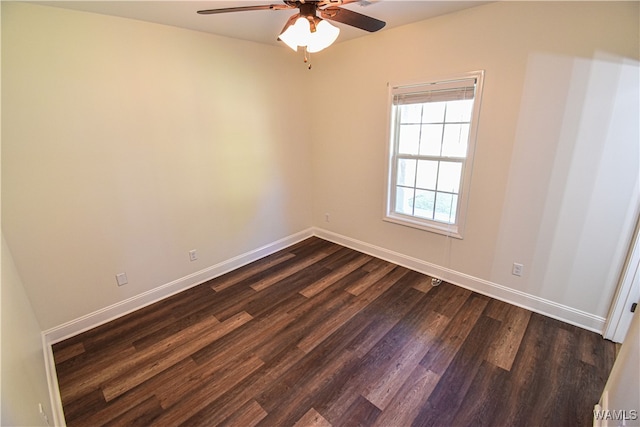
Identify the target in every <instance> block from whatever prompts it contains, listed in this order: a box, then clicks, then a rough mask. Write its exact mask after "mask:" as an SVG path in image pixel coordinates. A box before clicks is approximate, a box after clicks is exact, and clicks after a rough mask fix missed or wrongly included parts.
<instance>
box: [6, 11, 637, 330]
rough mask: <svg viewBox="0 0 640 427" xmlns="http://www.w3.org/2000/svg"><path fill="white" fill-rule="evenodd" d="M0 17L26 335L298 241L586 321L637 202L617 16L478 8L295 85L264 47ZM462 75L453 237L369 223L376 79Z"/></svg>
mask: <svg viewBox="0 0 640 427" xmlns="http://www.w3.org/2000/svg"><path fill="white" fill-rule="evenodd" d="M2 8H3V14H2V35H3V39H2V61H3V63H2V67H3V75H2V83H3V89H4V90H3V93H2V103H3V111H2V121H3V129H2V137H3V147H2V151H3V153H2V154H3V158H2V175H3V180H2V196H3V218H2V223H3V224H2V225H3V231H4V233H5V238H6V240H7V244H8V246H9V247H10V248H11V251H12V252H13V255H14V257H15V261H16V265H17V268H18V271H19V272H20V274H21V276H22V280H23V283H24V285H25V288H26V290H27V293H28V295H29V297H30V299H31V303H32V305H33V308H34V312H35V313H36V316H37V318H38V320H39V322H40V324H41V326H42V328H43V329H48V328H52V327H54V326H57V325H60V324H62V323H64V322H67V321H70V320H73V319H77V318H79V317H81V316H84V315H86V314H88V313H92V312H94V311H96V310H100V309H102V308H104V307H107V306H110V305H112V304H116V303H118V302H120V301H124V300H126V299H127V298H130V297H132V296H135V295H140V294H141V293H144V292H146V291H149V290H153V289H156V288H157V287H159V286H161V285H163V284H166V283H168V282H171V281H173V280H176V279H180V278H182V277H187V276H189V275H190V274H193V273H194V272H197V271H199V270H201V269H203V268H206V267H209V266H211V265H214V264H216V263H218V262H221V261H224V260H227V259H230V258H232V257H233V256H235V255H238V254H241V253H244V252H246V251H249V250H252V249H255V248H257V247H259V246H261V245H264V244H267V243H270V242H273V241H275V240H277V239H279V238H282V237H284V236H288V235H291V234H292V233H295V232H298V231H300V230H303V229H305V228H307V227H309V226H310V225H315V226H317V227H322V228H324V229H326V230H328V231H332V232H335V233H339V234H340V235H343V236H347V237H349V238H353V239H357V240H359V241H362V242H366V243H368V244H372V245H377V246H379V247H382V248H386V249H388V250H392V251H396V252H399V253H401V254H404V255H407V256H410V257H414V258H417V259H419V260H424V261H425V262H428V263H431V264H434V265H438V266H442V267H446V268H450V269H452V270H454V271H456V272H458V273H459V274H461V275H465V276H468V277H472V278H477V279H478V280H480V281H488V282H491V283H495V284H498V285H500V286H504V287H506V289H510V290H513V291H514V292H521V293H524V294H526V295H530V296H532V297H533V298H542V299H544V300H545V301H549V302H551V303H553V304H558V305H561V306H563V307H568V308H569V309H575V310H577V311H579V312H581V313H586V314H587V315H588V316H593V317H594V318H595V319H596V320H598V321H603V319H604V317H605V316H606V314H607V310H608V305H609V302H610V299H611V296H612V294H613V291H614V289H615V285H616V280H617V275H618V274H619V271H620V267H621V265H622V261H623V258H624V257H623V255H624V251H625V250H626V246H627V244H628V242H629V238H630V235H631V229H632V226H633V221H634V220H635V218H636V217H637V214H638V208H639V206H640V200H639V198H640V196H639V193H640V192H639V191H638V176H639V173H638V172H639V170H640V166H639V165H640V159H639V153H638V145H637V141H638V126H637V117H638V111H637V109H638V102H637V90H635V91H634V90H629V89H628V87H629V85H636V86H637V80H638V76H637V69H638V62H637V61H638V51H639V48H638V37H637V36H638V27H639V25H638V15H639V14H638V3H637V2H620V3H616V2H603V3H599V2H584V3H582V2H568V3H556V2H501V3H493V4H489V5H483V6H479V7H476V8H473V9H469V10H466V11H462V12H459V13H454V14H450V15H445V16H442V17H439V18H435V19H431V20H428V21H423V22H420V23H416V24H412V25H408V26H404V27H400V28H396V29H391V30H388V31H383V32H380V33H377V34H373V35H370V36H367V37H363V38H360V39H356V40H352V41H348V42H344V43H338V44H336V45H335V46H332V47H331V49H329V50H327V51H326V52H324V53H323V55H322V56H317V57H315V58H316V59H315V60H314V69H313V70H312V71H311V72H309V71H307V70H306V69H305V68H304V67H303V66H301V65H302V64H300V58H299V56H297V55H292V54H291V52H290V51H288V50H287V49H283V48H277V47H272V46H264V45H259V44H254V43H250V42H243V41H236V40H230V39H225V38H222V37H217V36H213V35H209V34H203V33H197V32H192V31H186V30H181V29H177V28H173V27H166V26H161V25H155V24H150V23H144V22H137V21H132V20H126V19H120V18H114V17H107V16H100V15H94V14H88V13H84V12H75V11H66V10H62V9H58V8H49V7H44V6H36V5H30V4H14V3H7V2H3V3H2ZM478 69H484V70H486V79H485V92H484V97H483V106H482V110H481V118H480V127H479V136H478V138H479V139H478V146H477V150H476V158H475V161H474V170H473V182H472V188H471V196H470V202H469V212H468V222H467V226H466V232H465V238H464V240H455V239H454V240H452V241H450V242H446V241H445V237H443V236H440V235H436V234H431V233H428V232H424V231H418V230H414V229H411V228H407V227H403V226H399V225H395V224H390V223H386V222H383V221H382V220H381V217H382V211H383V206H382V203H383V194H384V170H385V168H384V162H385V159H384V156H385V148H386V143H387V105H386V104H387V87H386V85H387V82H394V83H398V82H407V81H420V80H425V79H431V78H438V77H442V76H447V75H449V74H458V73H461V72H465V71H471V70H478ZM303 85H305V86H306V87H309V86H311V85H312V86H313V88H314V93H313V96H312V97H310V98H308V97H304V98H303V97H300V96H299V94H298V92H297V89H298V88H300V87H302V86H303ZM307 99H313V103H309V102H306V100H307ZM301 111H304V114H301V113H300V112H301ZM311 117H314V119H313V120H311ZM312 173H313V176H312ZM327 212H328V213H330V214H331V222H330V223H326V222H325V221H324V214H325V213H327ZM190 249H197V250H198V252H199V260H198V261H197V262H196V263H190V262H189V261H188V257H187V252H188V251H189V250H190ZM514 261H516V262H521V263H523V264H524V266H525V269H524V271H525V273H524V276H523V277H521V278H518V277H515V276H512V275H511V274H510V271H511V264H512V263H513V262H514ZM120 272H126V273H127V275H128V277H129V282H130V283H129V284H128V285H126V286H124V287H117V286H116V285H115V279H114V275H115V274H116V273H120Z"/></svg>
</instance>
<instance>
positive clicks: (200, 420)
mask: <svg viewBox="0 0 640 427" xmlns="http://www.w3.org/2000/svg"><path fill="white" fill-rule="evenodd" d="M304 356H305V354H304V353H303V352H302V351H300V350H298V349H296V348H294V349H292V350H285V351H281V352H280V353H279V354H277V355H276V356H274V357H272V358H271V360H270V361H269V362H267V363H265V364H264V365H263V366H262V367H261V368H260V369H259V371H256V374H259V375H253V376H248V377H247V378H245V379H244V380H243V381H240V382H239V383H238V384H237V385H236V386H235V387H233V388H231V389H230V390H229V391H228V392H227V393H225V394H223V395H222V396H220V397H219V398H218V399H216V400H214V401H212V402H211V403H209V405H208V406H207V407H205V408H203V409H201V410H200V411H197V412H196V413H195V414H193V415H192V416H191V417H190V418H189V419H188V420H187V421H185V423H184V424H185V425H187V426H193V425H205V426H215V425H218V424H220V423H222V422H223V421H224V420H226V419H227V417H230V416H231V415H232V414H233V413H235V412H236V411H237V410H238V409H239V408H241V407H242V406H243V405H245V404H246V403H247V402H249V401H250V400H252V399H254V397H255V396H259V395H261V394H262V393H263V392H264V391H265V390H266V389H267V388H268V387H270V386H272V385H273V384H274V383H275V382H276V381H277V379H278V378H280V377H281V376H283V375H284V374H285V373H286V372H287V371H288V370H289V369H291V367H292V366H294V365H295V364H296V363H298V362H299V361H300V360H301V359H302V358H303V357H304Z"/></svg>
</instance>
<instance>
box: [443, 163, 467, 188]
mask: <svg viewBox="0 0 640 427" xmlns="http://www.w3.org/2000/svg"><path fill="white" fill-rule="evenodd" d="M461 173H462V163H457V162H440V170H439V171H438V191H447V192H450V193H459V192H460V174H461Z"/></svg>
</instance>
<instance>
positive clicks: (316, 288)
mask: <svg viewBox="0 0 640 427" xmlns="http://www.w3.org/2000/svg"><path fill="white" fill-rule="evenodd" d="M369 260H371V257H370V256H369V255H357V256H355V257H354V258H353V259H352V260H350V261H349V262H348V263H346V264H345V265H343V266H341V267H340V268H338V269H336V270H333V271H332V272H331V274H329V275H327V276H325V277H323V278H322V279H321V280H318V281H316V282H314V283H313V284H311V285H309V286H307V287H306V288H304V289H303V290H301V291H300V294H302V295H304V296H305V297H307V298H311V297H312V296H314V295H317V294H318V293H320V292H321V291H323V290H324V289H326V288H328V287H329V286H331V285H332V284H334V283H335V282H337V281H338V280H340V279H342V278H343V277H345V276H347V275H348V274H349V273H351V272H353V271H354V270H356V269H357V268H359V267H362V266H363V265H364V264H366V263H367V262H369Z"/></svg>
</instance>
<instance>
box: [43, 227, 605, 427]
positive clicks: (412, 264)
mask: <svg viewBox="0 0 640 427" xmlns="http://www.w3.org/2000/svg"><path fill="white" fill-rule="evenodd" d="M311 236H317V237H319V238H321V239H324V240H328V241H330V242H334V243H337V244H339V245H342V246H345V247H348V248H351V249H354V250H357V251H359V252H363V253H366V254H368V255H372V256H374V257H377V258H381V259H384V260H386V261H389V262H392V263H394V264H398V265H401V266H403V267H406V268H409V269H411V270H415V271H418V272H420V273H423V274H427V275H429V276H432V277H436V278H440V279H443V280H446V281H447V282H450V283H452V284H455V285H457V286H461V287H463V288H466V289H469V290H472V291H475V292H478V293H480V294H483V295H487V296H489V297H492V298H495V299H498V300H501V301H505V302H508V303H510V304H513V305H516V306H519V307H522V308H525V309H528V310H531V311H533V312H536V313H540V314H544V315H545V316H549V317H552V318H554V319H558V320H561V321H563V322H566V323H569V324H572V325H575V326H578V327H581V328H584V329H587V330H590V331H594V332H597V333H602V330H603V328H604V323H605V319H604V318H602V317H599V316H594V315H592V314H589V313H586V312H584V311H581V310H576V309H574V308H571V307H568V306H565V305H562V304H558V303H555V302H553V301H549V300H546V299H544V298H540V297H537V296H534V295H529V294H527V293H525V292H521V291H517V290H515V289H511V288H508V287H506V286H502V285H499V284H497V283H492V282H489V281H487V280H483V279H479V278H477V277H473V276H470V275H467V274H464V273H460V272H457V271H454V270H450V269H448V268H445V267H442V266H439V265H436V264H432V263H429V262H427V261H423V260H420V259H417V258H413V257H410V256H408V255H404V254H401V253H398V252H394V251H391V250H388V249H385V248H382V247H379V246H375V245H372V244H369V243H366V242H362V241H360V240H356V239H352V238H350V237H346V236H343V235H340V234H337V233H333V232H331V231H328V230H324V229H322V228H317V227H313V228H308V229H306V230H303V231H300V232H298V233H296V234H292V235H290V236H287V237H285V238H283V239H280V240H278V241H276V242H273V243H270V244H267V245H265V246H262V247H260V248H258V249H255V250H252V251H249V252H246V253H244V254H241V255H238V256H236V257H234V258H231V259H229V260H226V261H223V262H220V263H218V264H215V265H213V266H211V267H207V268H205V269H203V270H200V271H197V272H195V273H193V274H190V275H188V276H185V277H182V278H180V279H177V280H174V281H172V282H169V283H166V284H164V285H161V286H159V287H157V288H154V289H152V290H150V291H147V292H144V293H142V294H140V295H137V296H135V297H132V298H129V299H127V300H124V301H121V302H119V303H116V304H113V305H110V306H108V307H105V308H103V309H101V310H97V311H95V312H93V313H89V314H87V315H85V316H82V317H80V318H78V319H75V320H72V321H69V322H67V323H64V324H62V325H59V326H56V327H54V328H51V329H48V330H46V331H44V332H43V333H42V343H43V348H44V359H45V368H46V372H47V376H48V381H49V393H50V398H51V407H52V410H53V418H54V422H55V425H57V426H64V425H66V424H65V420H64V415H63V410H62V403H61V400H60V392H59V388H58V381H57V375H56V370H55V362H54V358H53V353H52V350H51V346H52V345H53V344H55V343H57V342H60V341H62V340H64V339H66V338H69V337H72V336H75V335H78V334H80V333H82V332H84V331H87V330H89V329H92V328H94V327H96V326H99V325H102V324H104V323H107V322H110V321H112V320H114V319H117V318H119V317H122V316H124V315H126V314H129V313H131V312H133V311H135V310H139V309H141V308H143V307H146V306H148V305H150V304H153V303H155V302H157V301H160V300H162V299H164V298H167V297H169V296H171V295H174V294H177V293H179V292H182V291H184V290H186V289H189V288H191V287H194V286H197V285H199V284H201V283H204V282H206V281H208V280H211V279H213V278H215V277H218V276H221V275H223V274H225V273H228V272H230V271H232V270H235V269H237V268H240V267H242V266H244V265H246V264H249V263H251V262H254V261H257V260H259V259H261V258H264V257H265V256H267V255H270V254H272V253H275V252H277V251H279V250H282V249H285V248H287V247H289V246H291V245H293V244H295V243H298V242H300V241H302V240H304V239H306V238H309V237H311Z"/></svg>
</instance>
